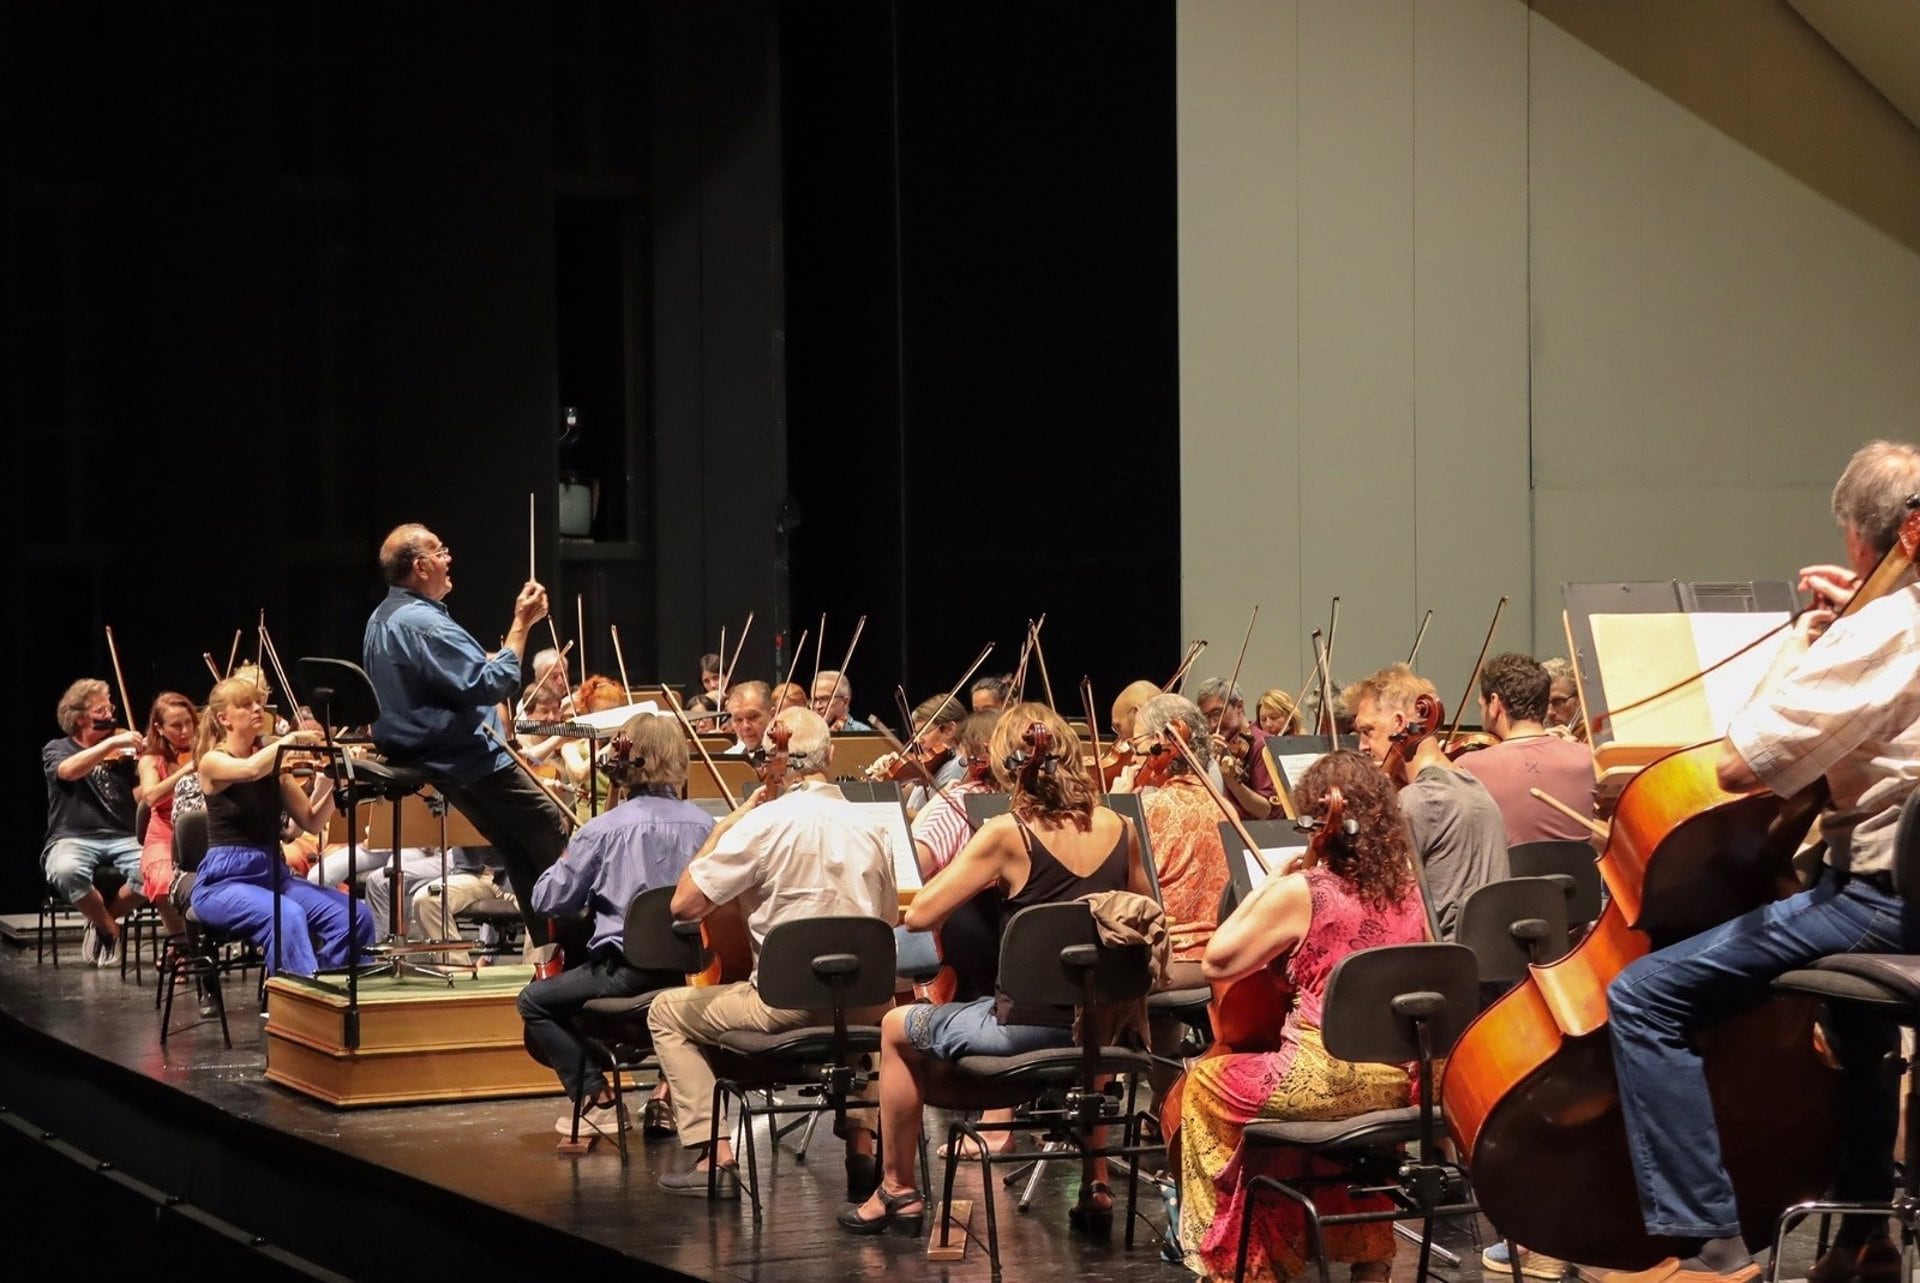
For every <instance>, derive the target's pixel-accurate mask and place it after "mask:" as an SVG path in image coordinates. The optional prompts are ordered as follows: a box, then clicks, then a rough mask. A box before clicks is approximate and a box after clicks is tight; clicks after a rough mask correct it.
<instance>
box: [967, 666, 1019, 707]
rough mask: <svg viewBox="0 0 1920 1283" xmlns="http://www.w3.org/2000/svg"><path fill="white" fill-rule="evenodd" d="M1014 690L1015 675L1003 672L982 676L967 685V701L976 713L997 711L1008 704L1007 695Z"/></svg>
mask: <svg viewBox="0 0 1920 1283" xmlns="http://www.w3.org/2000/svg"><path fill="white" fill-rule="evenodd" d="M1012 691H1013V677H1012V675H1011V674H1008V673H1001V674H1000V675H998V676H997V677H980V678H976V679H975V680H974V683H973V685H971V686H969V687H967V702H968V703H969V704H970V705H971V706H972V708H973V711H974V712H976V713H997V712H999V711H1000V710H1001V709H1003V708H1005V707H1006V706H1007V697H1008V696H1009V695H1010V694H1011V693H1012Z"/></svg>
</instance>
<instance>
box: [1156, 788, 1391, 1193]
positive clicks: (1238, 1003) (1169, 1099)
mask: <svg viewBox="0 0 1920 1283" xmlns="http://www.w3.org/2000/svg"><path fill="white" fill-rule="evenodd" d="M1321 804H1322V806H1323V807H1324V808H1325V813H1324V814H1323V815H1320V816H1311V815H1303V816H1301V817H1300V818H1299V819H1298V820H1295V821H1294V827H1295V828H1296V829H1299V830H1301V831H1303V832H1306V833H1310V834H1311V835H1312V836H1311V837H1309V838H1308V840H1307V850H1306V854H1305V855H1304V856H1302V857H1301V858H1300V860H1299V862H1298V863H1297V864H1295V865H1294V866H1293V867H1292V868H1290V869H1282V870H1268V872H1269V873H1270V874H1284V873H1288V872H1298V871H1300V870H1302V869H1310V868H1314V867H1316V866H1318V865H1319V864H1320V863H1321V862H1322V860H1323V859H1324V858H1325V852H1326V849H1327V847H1328V845H1329V844H1331V843H1332V842H1334V841H1335V840H1336V835H1338V837H1339V839H1340V840H1345V839H1347V838H1350V837H1352V836H1353V835H1354V834H1355V833H1356V832H1357V831H1358V826H1357V825H1356V823H1355V822H1354V821H1352V820H1349V819H1348V818H1347V799H1346V797H1345V795H1344V794H1342V793H1341V792H1340V790H1339V789H1337V788H1330V789H1328V790H1327V795H1326V797H1325V798H1324V799H1322V803H1321ZM1247 849H1248V850H1249V851H1251V852H1253V853H1254V855H1255V858H1256V859H1257V858H1258V854H1259V848H1258V847H1257V846H1252V845H1249V846H1248V848H1247ZM1282 961H1283V960H1282V959H1280V958H1276V959H1274V960H1273V961H1272V962H1270V963H1268V964H1267V965H1266V966H1264V967H1259V968H1256V969H1255V970H1253V971H1250V972H1248V973H1247V974H1246V975H1244V976H1241V977H1239V978H1238V979H1235V980H1224V981H1215V982H1213V984H1211V985H1210V986H1209V988H1210V989H1211V990H1212V991H1213V996H1212V998H1211V999H1210V1000H1209V1001H1208V1003H1207V1023H1208V1024H1209V1025H1210V1026H1211V1027H1212V1029H1213V1045H1212V1046H1210V1047H1208V1048H1207V1049H1206V1050H1205V1051H1203V1052H1201V1053H1200V1055H1199V1057H1198V1059H1200V1060H1211V1059H1213V1058H1214V1057H1216V1056H1230V1055H1235V1054H1238V1053H1243V1052H1272V1051H1278V1050H1280V1030H1281V1027H1282V1026H1283V1025H1284V1024H1285V1023H1286V1019H1287V1013H1288V1011H1289V1010H1290V1009H1291V1008H1292V1006H1293V985H1292V983H1291V982H1289V981H1288V979H1287V976H1286V972H1285V969H1284V968H1283V967H1282V966H1281V962H1282ZM1186 1084H1187V1076H1186V1074H1184V1073H1183V1074H1181V1075H1180V1077H1178V1078H1176V1079H1175V1080H1174V1081H1173V1084H1172V1085H1171V1086H1170V1087H1168V1088H1167V1094H1166V1096H1165V1097H1163V1098H1162V1099H1161V1102H1160V1134H1161V1135H1162V1136H1164V1137H1165V1138H1166V1142H1167V1165H1168V1167H1169V1168H1170V1169H1171V1170H1173V1171H1176V1172H1177V1171H1179V1170H1180V1112H1181V1109H1182V1106H1183V1105H1184V1103H1185V1099H1186Z"/></svg>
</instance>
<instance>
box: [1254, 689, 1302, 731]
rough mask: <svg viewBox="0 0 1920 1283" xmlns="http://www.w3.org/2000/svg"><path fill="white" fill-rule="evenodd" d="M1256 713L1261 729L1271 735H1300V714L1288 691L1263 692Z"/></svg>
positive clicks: (1256, 706)
mask: <svg viewBox="0 0 1920 1283" xmlns="http://www.w3.org/2000/svg"><path fill="white" fill-rule="evenodd" d="M1254 712H1255V715H1256V716H1257V717H1258V718H1259V722H1260V729H1261V730H1263V731H1265V732H1266V733H1267V734H1269V735H1298V734H1299V733H1300V712H1299V710H1298V709H1296V708H1295V707H1294V706H1293V696H1292V695H1289V694H1288V693H1287V692H1286V691H1283V690H1278V689H1276V690H1270V691H1262V692H1261V693H1260V700H1259V702H1258V703H1257V704H1255V705H1254Z"/></svg>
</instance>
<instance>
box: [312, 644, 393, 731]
mask: <svg viewBox="0 0 1920 1283" xmlns="http://www.w3.org/2000/svg"><path fill="white" fill-rule="evenodd" d="M294 672H295V673H296V674H297V675H298V677H299V680H300V689H301V691H302V692H303V693H304V694H305V695H306V697H307V698H308V699H309V700H310V701H312V704H313V711H314V714H315V715H316V716H318V717H319V718H320V719H321V721H322V722H323V723H325V724H326V725H328V726H370V725H372V724H373V723H374V722H376V721H378V720H379V718H380V697H379V696H378V695H376V694H375V693H374V690H373V679H372V678H370V677H368V676H367V672H366V670H365V669H363V668H361V667H360V665H358V664H356V663H354V662H353V661H352V660H350V659H323V658H320V657H318V656H313V655H306V656H302V657H301V658H300V659H299V660H297V661H295V663H294Z"/></svg>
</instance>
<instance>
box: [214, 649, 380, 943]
mask: <svg viewBox="0 0 1920 1283" xmlns="http://www.w3.org/2000/svg"><path fill="white" fill-rule="evenodd" d="M264 695H265V691H264V689H263V687H261V686H260V685H259V683H258V682H257V681H255V680H254V679H253V678H250V677H242V676H238V675H236V676H233V677H229V678H227V679H225V680H224V681H221V682H219V683H218V684H216V685H215V686H214V688H213V692H212V693H211V694H210V695H208V696H207V708H206V712H204V713H203V714H202V715H201V718H200V731H199V735H198V737H197V738H196V739H195V741H194V766H195V769H196V770H197V771H198V772H199V775H200V786H201V790H202V792H203V793H204V794H205V797H206V808H207V851H206V854H205V855H204V856H203V857H202V858H201V860H200V869H199V876H198V877H197V878H196V879H195V880H194V884H193V911H194V913H195V914H196V915H198V917H199V918H200V920H201V921H202V922H205V923H206V924H207V925H208V926H210V927H213V928H214V929H215V930H218V931H225V932H228V933H229V934H232V935H240V936H245V937H246V938H248V939H249V940H252V941H253V942H254V943H255V944H257V945H259V946H260V951H261V953H262V954H263V955H264V957H265V958H266V964H267V966H268V967H269V968H272V967H273V966H274V965H275V959H274V955H275V951H276V950H275V942H276V939H277V940H278V951H279V953H280V955H281V956H280V965H281V967H282V968H283V969H284V970H286V971H289V972H291V973H293V974H294V975H302V976H310V975H314V974H316V973H317V972H319V971H320V970H322V969H324V968H330V967H341V966H345V965H346V962H347V954H348V950H349V937H350V936H351V937H353V938H355V939H357V941H358V947H359V948H361V949H365V948H366V947H368V946H369V945H371V944H372V943H373V914H372V912H371V911H370V910H369V909H368V908H367V906H366V905H364V904H355V903H353V902H351V901H349V899H348V898H347V896H345V895H343V894H342V893H341V892H339V891H336V890H334V889H333V888H332V887H319V886H314V885H313V884H312V883H309V882H306V881H303V880H302V879H299V878H296V877H294V876H292V874H291V873H289V872H288V870H287V867H286V865H285V864H284V863H283V862H282V861H281V860H280V858H279V851H278V849H277V848H278V845H279V842H280V817H281V814H282V813H283V812H284V813H285V814H287V815H289V816H291V817H292V819H293V822H294V823H295V824H297V825H299V826H300V828H302V829H304V830H305V831H307V832H309V833H318V832H320V831H321V829H323V828H324V827H325V826H326V822H327V818H328V817H329V816H331V815H332V814H333V809H334V808H333V780H332V777H331V776H329V775H328V774H326V773H325V772H321V773H318V774H316V775H315V776H314V777H313V783H312V785H311V788H312V792H311V793H310V792H309V791H308V786H307V785H306V784H304V783H302V781H301V780H299V779H298V778H297V777H295V776H294V775H292V774H291V773H281V772H277V771H276V770H275V766H276V764H277V762H276V759H277V756H278V753H279V749H280V747H281V746H282V745H285V744H319V743H321V742H322V739H323V737H322V736H320V735H319V734H316V733H315V732H313V731H306V730H299V731H294V732H293V733H292V734H290V735H288V736H287V737H286V738H285V739H283V740H281V741H279V742H278V743H274V742H269V741H268V740H267V739H266V738H265V736H264V734H263V732H264V730H265V727H266V723H267V713H266V706H265V705H266V701H265V699H264ZM276 883H277V884H278V888H279V910H280V912H279V917H278V919H277V920H276V918H275V917H274V889H275V884H276ZM354 910H357V912H353V911H354ZM349 913H352V916H351V917H349Z"/></svg>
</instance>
